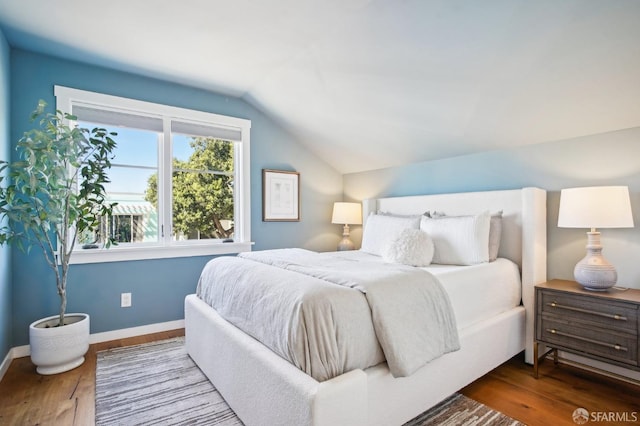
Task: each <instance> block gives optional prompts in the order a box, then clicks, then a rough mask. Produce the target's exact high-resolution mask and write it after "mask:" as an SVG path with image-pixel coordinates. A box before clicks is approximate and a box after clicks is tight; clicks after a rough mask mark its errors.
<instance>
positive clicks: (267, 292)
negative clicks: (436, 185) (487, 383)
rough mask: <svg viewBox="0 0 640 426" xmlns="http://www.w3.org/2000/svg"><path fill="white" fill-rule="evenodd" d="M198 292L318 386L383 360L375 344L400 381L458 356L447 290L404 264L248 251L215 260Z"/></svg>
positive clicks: (293, 251)
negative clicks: (453, 354) (445, 358)
mask: <svg viewBox="0 0 640 426" xmlns="http://www.w3.org/2000/svg"><path fill="white" fill-rule="evenodd" d="M339 289H350V290H351V291H348V292H344V291H338V290H339ZM197 294H198V296H199V297H200V298H201V299H202V300H204V301H206V302H207V303H208V304H210V305H211V306H213V307H214V308H215V309H216V310H217V311H218V312H220V314H221V315H222V316H223V317H224V318H225V319H227V320H228V321H229V322H231V323H232V324H234V325H236V326H237V327H238V328H240V329H241V330H243V331H245V332H246V333H248V334H250V335H252V336H253V337H255V338H256V339H258V340H259V341H261V342H263V343H264V344H265V345H267V346H268V347H270V348H271V349H272V350H274V351H275V352H276V353H278V354H280V355H281V356H283V357H284V358H285V359H288V360H289V361H291V362H292V363H293V364H294V365H296V366H298V367H299V368H300V369H302V370H303V371H305V372H307V374H310V375H311V376H312V377H314V378H316V380H319V381H322V380H326V379H330V378H332V377H335V376H336V375H339V374H343V373H344V372H347V371H350V369H349V368H348V367H347V368H346V369H345V368H344V367H345V361H347V362H346V364H349V363H352V362H353V360H354V359H355V358H357V357H360V356H364V355H369V354H371V355H377V354H378V353H379V349H378V345H377V344H376V343H377V342H379V343H380V346H381V348H382V350H383V351H384V355H385V358H386V360H387V364H388V365H389V368H390V370H391V372H392V374H393V375H394V376H395V377H402V376H408V375H411V374H412V373H413V372H415V371H416V370H418V369H419V368H420V367H421V366H423V365H424V364H425V363H427V362H429V361H431V360H433V359H435V358H437V357H439V356H441V355H442V354H445V353H448V352H451V351H455V350H458V349H459V343H458V335H457V327H456V323H455V317H454V314H453V311H452V308H451V305H450V303H449V300H448V296H447V294H446V291H444V289H443V288H442V286H441V285H440V284H439V282H438V280H437V279H436V278H435V277H434V276H433V275H432V274H430V273H428V272H426V271H422V270H420V269H418V268H413V267H408V266H405V265H399V264H384V263H380V262H377V261H375V260H372V259H366V258H361V259H358V260H357V261H356V260H355V259H353V258H350V257H349V258H345V257H344V256H343V255H342V254H341V253H316V252H311V251H308V250H302V249H281V250H266V251H261V252H250V253H242V254H241V255H239V256H238V257H236V258H229V257H222V258H216V259H213V260H211V261H210V262H209V263H208V264H207V265H206V266H205V268H204V270H203V272H202V275H201V278H200V282H199V284H198V289H197ZM365 300H366V302H365V303H364V305H363V303H362V302H363V301H365ZM367 305H368V306H367ZM356 307H358V308H357V309H356ZM362 308H364V309H362ZM355 312H359V313H358V314H357V315H355ZM346 315H350V316H351V318H346V317H345V316H346ZM368 322H371V323H372V324H373V329H374V330H375V336H374V337H373V339H372V338H371V336H372V333H371V330H370V326H368ZM358 324H359V325H358ZM345 326H346V327H345ZM363 332H365V333H364V334H363ZM363 337H365V338H364V339H363ZM376 340H377V342H376ZM371 343H373V345H372V344H371ZM349 353H350V354H353V356H349V357H345V354H349ZM345 358H346V359H345ZM380 361H381V360H380ZM380 361H378V362H380ZM376 363H377V362H375V363H371V362H370V360H369V361H368V362H356V363H355V364H356V365H355V366H352V368H351V369H353V368H367V367H369V366H371V365H375V364H376Z"/></svg>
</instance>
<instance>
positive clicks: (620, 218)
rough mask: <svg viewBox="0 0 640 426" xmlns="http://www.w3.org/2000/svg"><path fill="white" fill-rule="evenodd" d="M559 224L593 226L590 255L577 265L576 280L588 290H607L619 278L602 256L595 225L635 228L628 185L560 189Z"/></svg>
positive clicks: (589, 248)
mask: <svg viewBox="0 0 640 426" xmlns="http://www.w3.org/2000/svg"><path fill="white" fill-rule="evenodd" d="M558 226H559V227H561V228H591V231H590V232H587V255H586V256H585V258H584V259H582V260H581V261H580V262H578V264H577V265H576V267H575V269H574V271H573V275H574V277H575V280H576V281H577V282H578V283H579V284H580V285H582V286H583V287H584V288H586V289H587V290H596V291H604V290H606V289H608V288H610V287H613V286H614V285H615V284H616V281H617V280H618V273H617V272H616V269H615V268H614V267H613V265H612V264H610V263H609V262H608V261H607V260H606V259H605V258H604V257H603V256H602V245H601V244H600V232H597V231H596V228H633V216H632V214H631V201H630V200H629V188H627V187H626V186H593V187H586V188H569V189H563V190H562V191H561V192H560V211H559V213H558Z"/></svg>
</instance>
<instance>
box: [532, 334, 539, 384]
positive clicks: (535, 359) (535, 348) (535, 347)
mask: <svg viewBox="0 0 640 426" xmlns="http://www.w3.org/2000/svg"><path fill="white" fill-rule="evenodd" d="M538 362H539V361H538V342H533V377H534V378H536V379H537V378H538Z"/></svg>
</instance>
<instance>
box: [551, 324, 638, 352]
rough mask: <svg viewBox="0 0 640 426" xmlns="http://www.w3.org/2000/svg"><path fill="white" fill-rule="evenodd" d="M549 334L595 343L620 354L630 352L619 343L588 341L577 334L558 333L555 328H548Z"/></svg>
mask: <svg viewBox="0 0 640 426" xmlns="http://www.w3.org/2000/svg"><path fill="white" fill-rule="evenodd" d="M547 332H548V333H551V334H557V335H558V336H565V337H570V338H572V339H577V340H582V341H583V342H589V343H594V344H596V345H600V346H604V347H607V348H609V349H615V350H616V351H620V352H628V351H629V349H628V348H626V347H624V346H622V345H619V344H617V343H616V344H611V343H606V342H601V341H599V340H593V339H588V338H586V337H582V336H576V335H575V334H571V333H565V332H562V331H558V330H556V329H555V328H547Z"/></svg>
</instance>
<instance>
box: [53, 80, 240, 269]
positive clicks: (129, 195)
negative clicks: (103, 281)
mask: <svg viewBox="0 0 640 426" xmlns="http://www.w3.org/2000/svg"><path fill="white" fill-rule="evenodd" d="M55 95H56V100H57V108H58V109H60V110H62V111H64V112H69V113H71V114H73V115H75V116H76V117H77V123H78V125H80V126H82V127H87V128H92V127H96V126H99V127H105V128H107V129H109V130H110V131H115V132H117V133H118V136H117V137H116V138H115V140H116V142H117V148H116V150H115V153H114V154H115V157H114V159H113V160H112V167H111V169H110V170H109V172H108V174H109V178H110V180H111V182H110V183H109V184H108V185H107V187H106V189H107V195H108V199H109V201H111V202H115V203H117V204H116V206H115V207H114V209H113V214H112V216H110V217H104V218H102V220H101V227H100V230H99V232H96V233H95V234H92V235H82V236H79V238H78V245H77V247H76V249H75V253H74V256H73V257H72V262H73V263H89V262H104V261H116V260H135V259H150V258H163V257H181V256H195V255H210V254H222V253H234V252H240V251H247V250H250V247H251V237H250V223H251V222H250V192H249V191H250V179H249V140H250V138H249V132H250V127H251V122H250V121H249V120H244V119H239V118H235V117H227V116H222V115H217V114H211V113H205V112H201V111H193V110H187V109H183V108H176V107H170V106H166V105H160V104H154V103H149V102H142V101H136V100H132V99H126V98H120V97H115V96H109V95H103V94H98V93H93V92H86V91H81V90H76V89H70V88H66V87H61V86H56V88H55ZM107 235H109V236H112V237H114V238H115V239H116V240H117V241H118V245H117V246H112V247H111V248H110V249H102V248H101V247H102V243H103V240H104V238H105V236H107Z"/></svg>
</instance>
